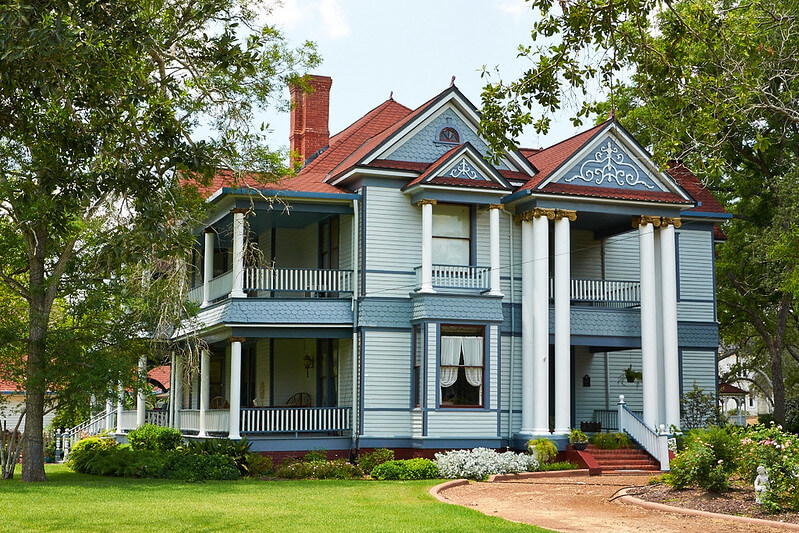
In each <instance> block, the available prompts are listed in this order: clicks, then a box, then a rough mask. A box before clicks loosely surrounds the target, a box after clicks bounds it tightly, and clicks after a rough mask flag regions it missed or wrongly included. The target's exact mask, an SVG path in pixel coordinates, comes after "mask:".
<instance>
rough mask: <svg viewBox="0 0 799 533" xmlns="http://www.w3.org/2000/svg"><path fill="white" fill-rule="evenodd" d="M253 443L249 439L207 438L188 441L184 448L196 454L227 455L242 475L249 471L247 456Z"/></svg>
mask: <svg viewBox="0 0 799 533" xmlns="http://www.w3.org/2000/svg"><path fill="white" fill-rule="evenodd" d="M251 445H252V444H251V443H250V442H249V441H247V439H241V440H230V439H206V440H192V441H189V442H187V443H186V446H185V447H184V450H185V451H186V452H187V453H190V454H195V455H227V456H228V457H230V458H231V459H233V461H234V462H235V463H236V468H238V469H239V473H240V474H241V475H242V476H246V475H247V474H248V472H247V456H248V455H249V453H250V446H251Z"/></svg>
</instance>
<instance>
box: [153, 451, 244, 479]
mask: <svg viewBox="0 0 799 533" xmlns="http://www.w3.org/2000/svg"><path fill="white" fill-rule="evenodd" d="M160 476H161V477H164V478H167V479H180V480H183V481H205V480H209V479H210V480H220V481H221V480H231V479H238V477H239V469H238V468H236V463H235V462H234V461H233V458H232V457H230V456H228V455H221V454H214V455H205V454H200V455H198V454H193V453H176V454H170V455H169V456H168V457H167V459H166V461H165V462H164V464H163V466H162V468H161V471H160Z"/></svg>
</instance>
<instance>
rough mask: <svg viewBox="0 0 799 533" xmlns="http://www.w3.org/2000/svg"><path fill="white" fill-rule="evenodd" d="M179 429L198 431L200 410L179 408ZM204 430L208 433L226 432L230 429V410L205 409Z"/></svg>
mask: <svg viewBox="0 0 799 533" xmlns="http://www.w3.org/2000/svg"><path fill="white" fill-rule="evenodd" d="M180 429H181V431H184V432H186V431H192V432H194V431H198V432H199V431H200V410H199V409H181V410H180ZM205 430H206V431H207V432H209V433H227V432H228V431H229V430H230V411H229V410H228V409H208V410H207V411H205Z"/></svg>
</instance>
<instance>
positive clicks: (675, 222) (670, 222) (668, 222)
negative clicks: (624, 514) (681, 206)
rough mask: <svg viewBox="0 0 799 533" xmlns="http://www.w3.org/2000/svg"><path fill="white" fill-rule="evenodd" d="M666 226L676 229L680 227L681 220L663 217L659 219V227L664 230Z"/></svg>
mask: <svg viewBox="0 0 799 533" xmlns="http://www.w3.org/2000/svg"><path fill="white" fill-rule="evenodd" d="M668 226H674V229H678V228H679V227H680V226H682V220H680V218H679V217H663V218H662V219H661V223H660V227H661V228H666V227H668Z"/></svg>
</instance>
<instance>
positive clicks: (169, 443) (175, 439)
mask: <svg viewBox="0 0 799 533" xmlns="http://www.w3.org/2000/svg"><path fill="white" fill-rule="evenodd" d="M128 442H129V443H130V445H131V447H132V448H133V449H134V450H150V451H159V452H169V451H172V450H175V449H177V447H178V446H180V445H181V444H183V435H181V433H180V430H178V429H176V428H169V427H164V426H156V425H154V424H144V425H143V426H141V427H139V428H136V429H134V430H132V431H130V432H129V433H128Z"/></svg>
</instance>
